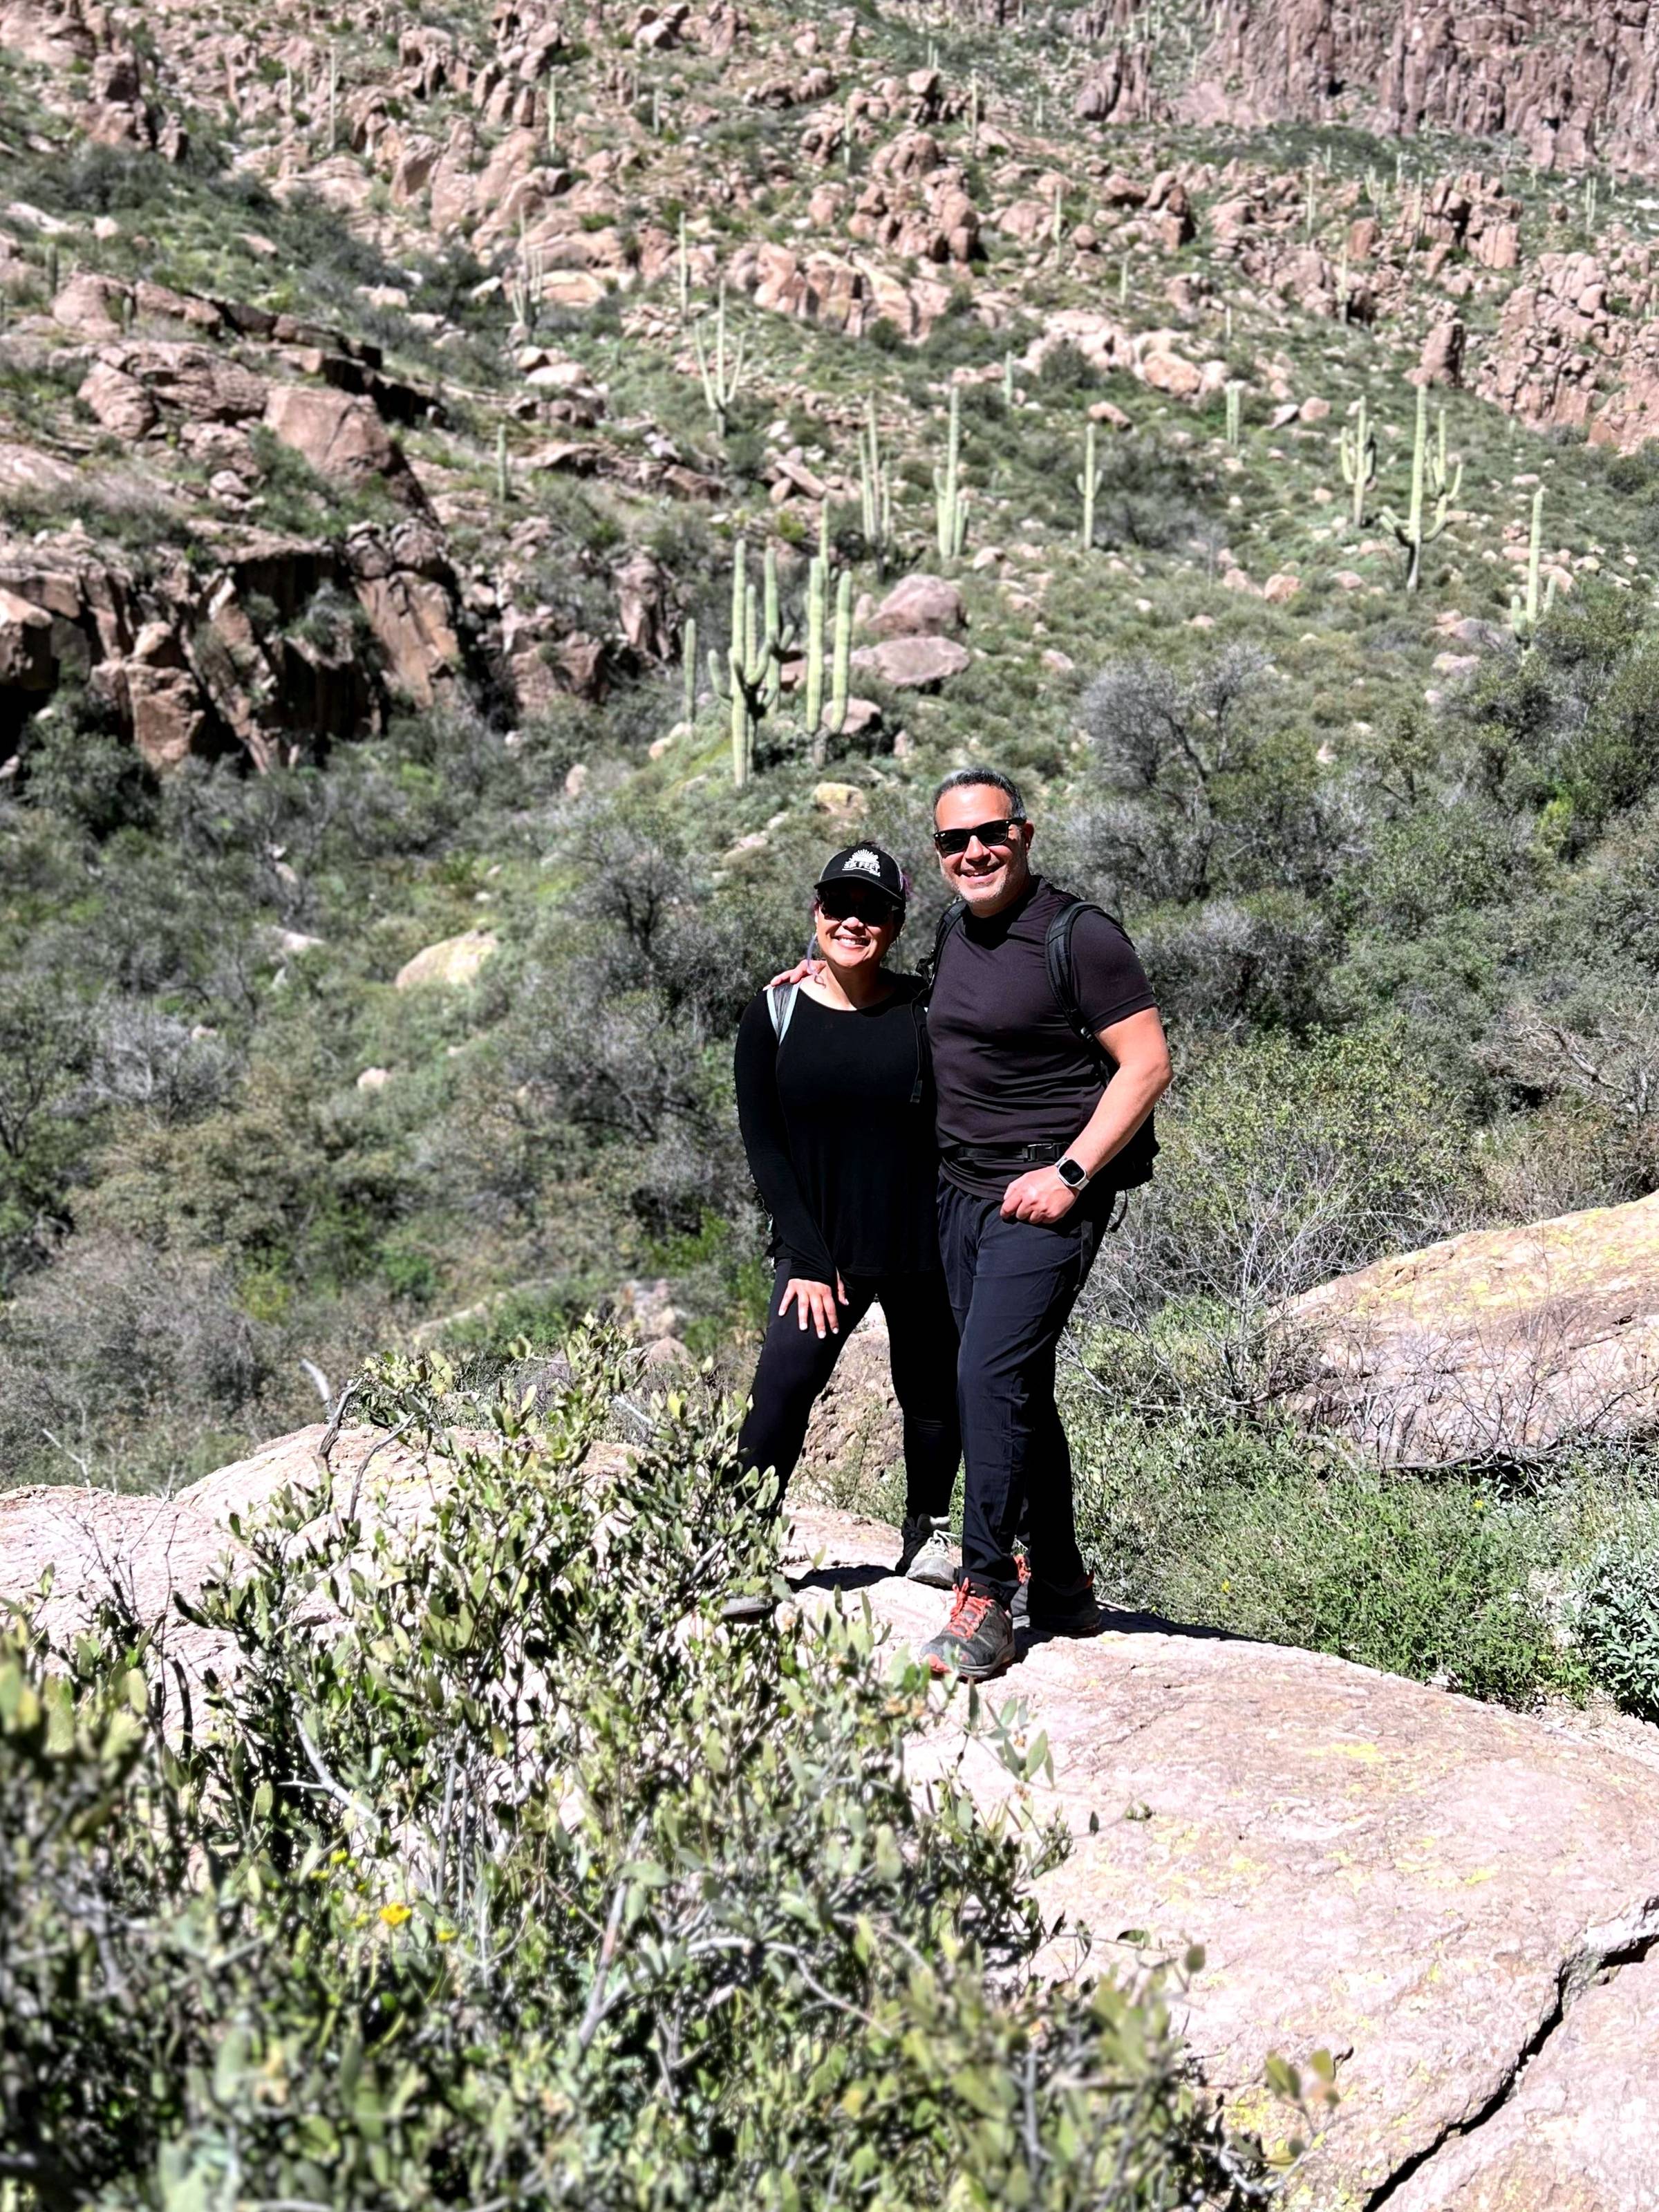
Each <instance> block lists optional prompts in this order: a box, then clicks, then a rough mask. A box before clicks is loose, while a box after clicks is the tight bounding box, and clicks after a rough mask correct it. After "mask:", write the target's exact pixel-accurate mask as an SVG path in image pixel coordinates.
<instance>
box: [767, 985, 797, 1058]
mask: <svg viewBox="0 0 1659 2212" xmlns="http://www.w3.org/2000/svg"><path fill="white" fill-rule="evenodd" d="M799 995H800V986H799V983H774V984H773V985H772V987H770V989H769V991H768V992H767V994H766V1011H767V1012H768V1013H769V1014H770V1016H771V1017H772V1034H773V1036H775V1038H776V1039H777V1041H778V1042H779V1043H780V1044H781V1043H782V1042H783V1040H784V1037H785V1036H786V1035H787V1032H788V1028H789V1024H790V1021H791V1019H792V1018H793V1015H794V1012H795V1000H797V999H798V998H799Z"/></svg>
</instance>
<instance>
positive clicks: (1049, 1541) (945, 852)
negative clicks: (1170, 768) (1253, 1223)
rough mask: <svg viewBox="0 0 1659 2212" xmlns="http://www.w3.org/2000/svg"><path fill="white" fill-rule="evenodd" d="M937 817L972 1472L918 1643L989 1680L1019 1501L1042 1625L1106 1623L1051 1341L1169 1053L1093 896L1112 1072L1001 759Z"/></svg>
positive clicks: (959, 778) (961, 1372)
mask: <svg viewBox="0 0 1659 2212" xmlns="http://www.w3.org/2000/svg"><path fill="white" fill-rule="evenodd" d="M933 823H934V836H933V842H934V846H935V848H936V849H937V851H938V853H939V866H940V869H941V871H942V872H943V873H944V876H945V881H946V882H947V883H948V884H949V885H950V887H951V890H952V891H953V892H954V893H955V895H956V896H957V898H958V899H959V900H960V901H961V902H962V906H963V912H962V915H961V918H960V920H959V921H957V923H956V924H955V925H954V926H953V927H951V929H950V930H949V931H948V933H946V935H945V939H944V942H943V945H942V946H941V949H940V952H939V971H938V974H937V975H936V976H935V977H934V979H933V994H932V998H931V1000H930V1001H929V1005H928V1012H927V1030H928V1036H929V1037H930V1039H931V1041H932V1045H933V1069H934V1076H935V1079H936V1082H937V1085H938V1092H939V1151H940V1161H941V1167H940V1183H939V1244H940V1249H941V1252H942V1255H943V1258H944V1261H945V1278H946V1281H947V1283H948V1285H949V1288H950V1293H951V1304H952V1306H953V1307H954V1309H955V1311H956V1316H957V1327H958V1328H959V1329H960V1331H961V1334H962V1347H961V1352H960V1355H959V1358H958V1364H957V1397H958V1401H959V1404H960V1408H961V1414H962V1430H963V1457H964V1461H965V1463H966V1490H965V1501H964V1506H963V1544H962V1571H961V1573H960V1575H959V1577H958V1578H957V1589H956V1597H955V1602H954V1604H953V1607H952V1610H951V1617H950V1620H948V1621H947V1622H946V1624H945V1627H944V1628H943V1629H942V1630H941V1631H940V1632H939V1634H938V1635H937V1636H936V1637H934V1638H933V1640H932V1641H931V1642H930V1643H929V1644H926V1645H925V1646H924V1647H923V1652H922V1656H923V1657H924V1658H926V1659H927V1662H928V1663H929V1665H930V1666H931V1667H932V1668H933V1671H934V1673H935V1674H944V1673H946V1672H947V1671H953V1672H955V1673H957V1674H960V1675H962V1676H963V1677H964V1678H965V1679H966V1680H969V1681H982V1680H987V1678H988V1677H990V1676H991V1675H994V1674H1000V1673H1001V1671H1002V1669H1003V1668H1005V1667H1006V1666H1007V1665H1008V1664H1009V1662H1011V1661H1012V1658H1013V1656H1014V1610H1015V1599H1016V1595H1017V1593H1018V1589H1019V1571H1018V1565H1017V1564H1016V1561H1015V1559H1014V1555H1013V1543H1014V1538H1015V1534H1016V1532H1017V1530H1018V1528H1019V1527H1020V1523H1021V1521H1022V1518H1024V1522H1025V1534H1026V1543H1027V1549H1028V1553H1029V1566H1030V1583H1029V1585H1028V1587H1027V1589H1026V1591H1025V1607H1026V1612H1027V1614H1028V1617H1029V1619H1030V1626H1032V1627H1033V1628H1034V1629H1042V1630H1048V1631H1049V1632H1060V1633H1071V1634H1073V1635H1075V1634H1080V1633H1087V1632H1089V1631H1091V1630H1092V1629H1093V1628H1095V1627H1097V1626H1098V1623H1099V1611H1098V1608H1097V1606H1096V1603H1095V1598H1094V1589H1093V1581H1092V1577H1091V1576H1090V1575H1089V1574H1088V1573H1087V1572H1086V1571H1085V1568H1084V1565H1083V1560H1082V1558H1081V1556H1080V1554H1079V1551H1078V1547H1077V1534H1076V1529H1075V1524H1074V1522H1073V1506H1072V1462H1071V1455H1070V1452H1069V1450H1068V1449H1067V1446H1066V1431H1065V1429H1064V1427H1063V1426H1062V1425H1061V1422H1060V1411H1059V1408H1058V1407H1057V1406H1056V1405H1055V1403H1054V1355H1055V1351H1056V1347H1057V1346H1058V1344H1059V1341H1060V1332H1061V1330H1062V1329H1063V1328H1065V1326H1066V1319H1067V1317H1068V1316H1069V1315H1070V1313H1071V1310H1072V1307H1073V1304H1074V1302H1075V1300H1076V1298H1077V1296H1078V1293H1079V1291H1080V1290H1081V1289H1082V1287H1083V1285H1084V1282H1085V1279H1086V1278H1087V1275H1088V1273H1089V1269H1090V1267H1091V1265H1092V1263H1093V1261H1094V1256H1095V1253H1096V1250H1097V1248H1098V1246H1099V1243H1100V1239H1101V1237H1102V1235H1103V1231H1104V1229H1105V1225H1106V1223H1107V1221H1108V1219H1109V1216H1110V1212H1111V1207H1112V1204H1113V1200H1114V1199H1115V1196H1116V1194H1117V1192H1118V1190H1119V1189H1120V1188H1123V1187H1124V1186H1125V1185H1126V1184H1127V1182H1132V1181H1134V1180H1139V1179H1144V1176H1145V1173H1146V1168H1145V1166H1144V1165H1143V1164H1139V1162H1138V1161H1137V1160H1136V1153H1137V1151H1139V1152H1145V1151H1146V1150H1147V1149H1148V1146H1147V1140H1146V1139H1143V1140H1142V1144H1141V1146H1140V1147H1139V1148H1137V1147H1136V1146H1135V1145H1134V1139H1135V1138H1136V1136H1137V1134H1138V1133H1139V1132H1140V1131H1141V1130H1142V1128H1143V1127H1144V1126H1145V1124H1146V1120H1147V1117H1148V1115H1150V1114H1151V1112H1152V1108H1153V1106H1154V1104H1155V1103H1156V1102H1157V1100H1158V1097H1160V1096H1161V1094H1162V1093H1163V1091H1164V1089H1165V1087H1166V1086H1167V1085H1168V1083H1169V1080H1170V1055H1169V1049H1168V1047H1167V1046H1166V1044H1165V1042H1164V1025H1163V1024H1162V1022H1161V1021H1160V1020H1159V1018H1158V1010H1157V1008H1156V1006H1154V1004H1153V1000H1152V991H1151V989H1150V988H1149V987H1148V985H1147V981H1146V974H1145V972H1144V970H1143V969H1142V968H1141V965H1140V963H1139V959H1138V958H1137V957H1136V956H1135V951H1134V948H1133V945H1131V944H1130V943H1129V940H1128V939H1127V937H1126V936H1125V935H1124V933H1123V932H1122V931H1121V929H1119V928H1118V927H1117V925H1116V924H1115V922H1112V921H1109V920H1108V919H1107V917H1106V916H1104V915H1102V914H1100V913H1098V912H1097V911H1093V910H1088V911H1085V912H1082V913H1080V914H1079V915H1078V917H1077V920H1076V921H1075V924H1074V925H1073V933H1072V939H1071V963H1070V965H1071V981H1072V985H1073V996H1074V998H1075V1001H1076V1007H1077V1009H1078V1011H1079V1012H1080V1013H1081V1016H1082V1018H1083V1020H1084V1022H1085V1024H1086V1025H1087V1028H1088V1030H1089V1031H1090V1033H1091V1035H1092V1036H1094V1037H1096V1038H1097V1039H1098V1041H1099V1043H1100V1044H1101V1046H1103V1048H1104V1049H1105V1052H1106V1054H1108V1055H1109V1063H1110V1069H1111V1072H1110V1074H1109V1080H1108V1079H1106V1078H1105V1074H1104V1073H1103V1068H1102V1066H1101V1063H1100V1061H1099V1059H1098V1056H1097V1054H1095V1053H1094V1052H1093V1051H1092V1050H1091V1047H1090V1045H1089V1043H1088V1042H1086V1041H1085V1038H1084V1036H1082V1035H1081V1034H1080V1033H1079V1030H1077V1029H1076V1028H1075V1027H1074V1026H1073V1022H1072V1021H1071V1019H1070V1018H1068V1016H1067V1012H1066V1009H1065V1007H1064V1006H1062V1005H1061V1003H1060V1000H1059V999H1058V998H1057V996H1056V994H1055V990H1054V985H1053V984H1052V983H1051V981H1050V980H1049V968H1048V955H1047V953H1046V951H1045V944H1046V940H1047V938H1048V928H1049V924H1050V922H1051V921H1053V919H1054V915H1056V914H1057V913H1058V912H1059V911H1060V910H1061V909H1062V908H1064V907H1065V906H1066V905H1067V904H1068V903H1069V902H1068V901H1067V899H1066V896H1065V894H1064V893H1062V892H1060V891H1057V890H1054V888H1053V887H1052V886H1051V885H1049V884H1046V883H1045V882H1044V881H1043V880H1042V878H1041V877H1040V876H1037V875H1036V874H1034V873H1033V872H1032V869H1031V862H1030V849H1031V838H1032V834H1033V833H1032V825H1031V823H1030V822H1029V821H1027V819H1026V817H1025V809H1024V805H1023V804H1022V802H1021V799H1020V795H1019V792H1018V788H1017V787H1015V785H1014V784H1012V782H1011V781H1009V779H1008V778H1007V777H1006V776H1005V775H1000V774H999V773H998V772H997V771H996V770H994V769H977V768H975V769H959V770H958V771H957V773H956V774H955V775H948V776H946V778H945V781H944V782H943V783H942V784H941V785H940V786H939V790H938V792H937V793H936V794H935V797H934V805H933ZM1114 1163H1116V1164H1117V1176H1116V1179H1115V1178H1114Z"/></svg>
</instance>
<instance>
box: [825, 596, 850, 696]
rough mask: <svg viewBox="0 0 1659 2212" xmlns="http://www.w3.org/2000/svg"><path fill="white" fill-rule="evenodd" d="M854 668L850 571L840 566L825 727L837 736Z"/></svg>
mask: <svg viewBox="0 0 1659 2212" xmlns="http://www.w3.org/2000/svg"><path fill="white" fill-rule="evenodd" d="M852 667H853V572H852V570H851V569H850V568H843V569H842V572H841V581H840V582H839V583H838V584H837V585H836V645H835V653H834V657H833V658H832V659H831V661H830V664H829V719H828V720H827V721H826V722H825V724H824V728H825V729H826V730H827V731H828V732H829V735H830V736H831V737H832V738H838V737H839V736H840V735H841V733H842V731H843V730H844V729H845V728H846V726H847V696H848V690H849V688H850V684H851V678H852Z"/></svg>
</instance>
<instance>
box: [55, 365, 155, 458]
mask: <svg viewBox="0 0 1659 2212" xmlns="http://www.w3.org/2000/svg"><path fill="white" fill-rule="evenodd" d="M76 398H77V399H78V400H79V401H80V402H81V404H82V406H83V407H85V408H86V409H88V411H89V412H90V413H91V414H92V415H93V416H94V417H95V418H96V420H97V422H99V424H100V427H101V428H104V429H106V430H107V431H108V432H109V434H110V435H111V436H112V438H119V439H120V440H121V441H122V442H123V443H124V444H125V445H130V446H136V445H137V442H138V441H139V440H140V439H141V438H147V437H148V436H149V434H150V432H151V431H152V430H153V429H154V428H155V425H156V424H157V423H158V422H160V421H161V409H160V408H159V407H158V406H157V405H156V404H155V400H154V399H153V398H151V397H150V395H149V392H147V391H146V390H145V389H144V386H143V385H142V384H140V382H139V381H138V380H137V377H136V376H129V375H127V374H126V373H125V371H124V370H122V369H118V368H115V367H114V366H113V365H112V363H111V362H106V361H100V362H94V363H93V365H92V367H91V368H90V369H88V372H87V374H86V377H85V379H84V380H83V381H82V386H81V389H80V390H79V392H76Z"/></svg>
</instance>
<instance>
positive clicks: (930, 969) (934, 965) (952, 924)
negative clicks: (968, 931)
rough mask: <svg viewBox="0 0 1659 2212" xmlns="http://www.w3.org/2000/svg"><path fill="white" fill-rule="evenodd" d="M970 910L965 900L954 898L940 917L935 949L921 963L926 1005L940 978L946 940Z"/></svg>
mask: <svg viewBox="0 0 1659 2212" xmlns="http://www.w3.org/2000/svg"><path fill="white" fill-rule="evenodd" d="M967 911H968V908H967V904H966V902H965V901H963V900H962V899H956V900H954V901H953V902H951V905H949V906H947V907H946V908H945V911H944V913H943V914H942V915H940V916H939V927H938V928H937V929H936V930H935V931H934V932H933V951H932V952H931V953H930V954H929V956H928V957H927V959H926V960H924V961H923V962H922V963H921V1003H922V1004H923V1005H924V1006H925V1005H926V1004H927V1000H929V999H931V998H932V997H933V986H934V984H935V983H936V982H937V981H938V980H939V961H940V959H941V957H943V955H944V951H945V943H946V940H947V939H949V937H950V935H951V931H952V930H953V929H955V928H956V927H957V925H958V923H959V922H960V921H961V920H962V917H963V915H964V914H966V913H967Z"/></svg>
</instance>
